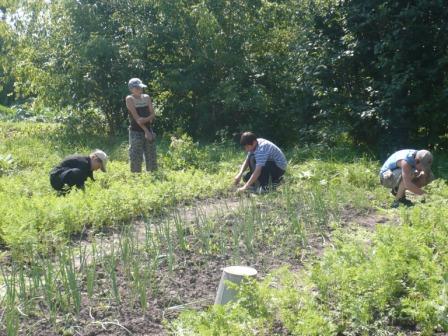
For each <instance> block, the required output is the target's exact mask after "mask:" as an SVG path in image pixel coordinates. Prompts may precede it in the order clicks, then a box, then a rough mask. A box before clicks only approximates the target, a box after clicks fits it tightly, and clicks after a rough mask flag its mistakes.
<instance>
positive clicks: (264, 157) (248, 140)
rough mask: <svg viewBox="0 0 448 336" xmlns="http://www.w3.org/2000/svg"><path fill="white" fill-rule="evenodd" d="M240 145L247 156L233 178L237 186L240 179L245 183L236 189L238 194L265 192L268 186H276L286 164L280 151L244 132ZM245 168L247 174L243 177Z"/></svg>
mask: <svg viewBox="0 0 448 336" xmlns="http://www.w3.org/2000/svg"><path fill="white" fill-rule="evenodd" d="M240 144H241V145H242V146H243V147H244V150H245V151H246V152H247V153H248V154H247V156H246V160H245V161H244V163H243V164H242V166H241V168H240V171H239V172H238V174H237V175H236V176H235V180H234V182H235V185H239V183H240V181H241V178H243V181H244V182H245V183H244V185H243V186H242V187H240V188H238V192H243V191H245V190H250V191H259V192H265V191H267V190H268V188H269V185H272V186H273V187H275V186H277V185H278V183H280V181H281V180H282V178H283V174H284V173H285V170H286V166H287V164H288V163H287V161H286V157H285V155H284V154H283V152H282V151H281V149H280V148H278V147H277V146H276V145H275V144H273V143H272V142H270V141H268V140H266V139H263V138H257V136H256V135H255V134H254V133H252V132H244V133H243V134H242V135H241V139H240ZM247 168H249V172H248V173H246V174H245V175H244V176H243V174H244V172H245V170H246V169H247Z"/></svg>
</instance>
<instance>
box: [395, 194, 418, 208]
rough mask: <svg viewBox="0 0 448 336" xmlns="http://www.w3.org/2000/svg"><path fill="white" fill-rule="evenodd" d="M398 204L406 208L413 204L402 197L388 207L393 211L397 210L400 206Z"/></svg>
mask: <svg viewBox="0 0 448 336" xmlns="http://www.w3.org/2000/svg"><path fill="white" fill-rule="evenodd" d="M400 204H403V205H404V206H407V207H410V206H413V205H414V203H412V201H410V200H408V199H407V198H406V197H402V198H400V199H399V200H395V201H393V202H392V204H391V206H390V207H391V208H393V209H395V208H398V207H399V206H400Z"/></svg>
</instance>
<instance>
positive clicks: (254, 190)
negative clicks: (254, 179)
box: [247, 185, 258, 193]
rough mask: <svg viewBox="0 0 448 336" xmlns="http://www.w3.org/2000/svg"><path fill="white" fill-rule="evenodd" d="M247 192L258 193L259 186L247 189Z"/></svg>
mask: <svg viewBox="0 0 448 336" xmlns="http://www.w3.org/2000/svg"><path fill="white" fill-rule="evenodd" d="M247 191H248V192H250V193H257V192H258V188H257V186H254V185H251V186H250V187H249V188H247Z"/></svg>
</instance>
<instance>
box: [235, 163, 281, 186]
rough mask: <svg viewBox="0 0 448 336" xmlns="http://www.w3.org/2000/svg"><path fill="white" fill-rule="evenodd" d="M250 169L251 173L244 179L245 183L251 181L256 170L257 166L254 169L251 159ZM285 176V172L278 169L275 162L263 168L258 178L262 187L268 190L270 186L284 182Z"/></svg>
mask: <svg viewBox="0 0 448 336" xmlns="http://www.w3.org/2000/svg"><path fill="white" fill-rule="evenodd" d="M249 169H250V171H249V172H248V173H247V174H246V175H244V177H243V181H244V182H247V181H249V179H250V177H251V176H252V173H253V172H254V170H255V165H254V166H253V167H252V166H251V164H250V157H249ZM283 174H285V171H284V170H283V169H280V168H279V167H277V165H276V164H275V162H274V161H267V162H266V164H265V165H264V166H263V167H262V168H261V174H260V176H259V177H258V182H259V183H260V186H261V187H262V188H266V187H267V186H268V185H269V184H272V185H276V184H279V183H280V181H281V180H282V178H283Z"/></svg>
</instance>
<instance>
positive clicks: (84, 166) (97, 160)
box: [50, 149, 108, 195]
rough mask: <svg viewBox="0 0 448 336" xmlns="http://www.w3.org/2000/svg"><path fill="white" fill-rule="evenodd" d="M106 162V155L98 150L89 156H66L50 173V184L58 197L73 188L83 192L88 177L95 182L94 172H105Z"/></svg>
mask: <svg viewBox="0 0 448 336" xmlns="http://www.w3.org/2000/svg"><path fill="white" fill-rule="evenodd" d="M107 161H108V157H107V155H106V153H104V152H103V151H102V150H99V149H96V150H95V151H93V152H92V153H91V154H90V155H89V156H82V155H70V156H67V157H66V158H64V160H62V161H61V163H59V164H58V165H57V166H56V167H54V168H53V169H52V170H51V171H50V184H51V186H52V187H53V189H55V190H56V191H57V192H58V195H65V194H67V193H68V192H70V190H71V188H72V187H73V186H76V188H78V189H82V190H84V183H85V182H86V180H87V178H88V177H90V178H91V179H92V180H93V181H95V180H94V178H93V172H94V171H95V170H98V169H101V170H102V171H103V172H105V171H106V165H107Z"/></svg>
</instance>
